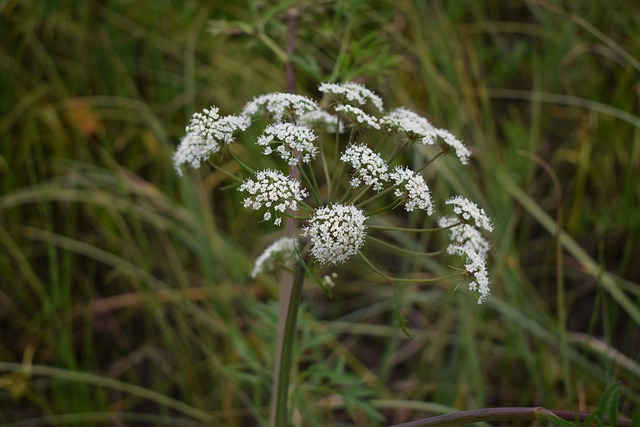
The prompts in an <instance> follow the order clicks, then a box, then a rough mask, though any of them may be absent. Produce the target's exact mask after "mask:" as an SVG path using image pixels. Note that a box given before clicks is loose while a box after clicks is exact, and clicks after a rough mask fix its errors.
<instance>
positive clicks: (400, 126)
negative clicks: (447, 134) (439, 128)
mask: <svg viewBox="0 0 640 427" xmlns="http://www.w3.org/2000/svg"><path fill="white" fill-rule="evenodd" d="M380 124H381V125H382V127H383V128H384V129H385V130H386V131H387V132H393V133H403V134H405V135H406V136H407V138H408V139H409V140H411V141H420V142H421V143H423V144H425V145H433V144H435V142H436V138H437V136H438V135H437V134H436V128H434V127H433V126H432V125H431V123H429V121H428V120H427V119H425V118H424V117H421V116H419V115H418V114H417V113H415V112H413V111H411V110H409V109H407V108H396V109H394V110H392V111H391V112H389V113H388V114H387V115H386V116H384V117H383V118H381V119H380Z"/></svg>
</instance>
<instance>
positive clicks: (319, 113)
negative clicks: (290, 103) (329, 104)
mask: <svg viewBox="0 0 640 427" xmlns="http://www.w3.org/2000/svg"><path fill="white" fill-rule="evenodd" d="M299 122H300V123H301V124H303V125H306V126H309V127H310V128H315V129H322V130H324V131H325V132H328V133H345V132H346V129H345V127H344V123H342V121H340V119H339V118H338V116H334V115H333V114H329V113H327V112H326V111H324V110H315V111H309V112H308V113H305V114H303V115H302V116H301V117H300V120H299Z"/></svg>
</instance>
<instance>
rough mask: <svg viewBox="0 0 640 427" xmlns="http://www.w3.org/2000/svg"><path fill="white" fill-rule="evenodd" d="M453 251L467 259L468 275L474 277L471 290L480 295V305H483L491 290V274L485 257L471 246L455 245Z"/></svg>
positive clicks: (470, 286)
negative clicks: (488, 271)
mask: <svg viewBox="0 0 640 427" xmlns="http://www.w3.org/2000/svg"><path fill="white" fill-rule="evenodd" d="M452 251H453V252H454V253H456V254H457V255H460V256H462V257H464V258H465V259H466V261H467V262H466V263H465V265H464V268H465V270H466V271H467V273H468V274H469V275H470V276H471V277H473V280H472V281H471V282H469V290H471V291H477V292H478V293H479V294H480V297H479V298H478V304H482V303H483V302H484V300H485V299H486V298H487V296H488V295H489V293H490V292H491V290H490V289H489V274H488V273H487V264H486V262H485V260H484V258H483V257H481V256H480V255H479V254H478V253H476V252H475V251H474V250H473V248H471V247H470V246H469V245H453V246H452Z"/></svg>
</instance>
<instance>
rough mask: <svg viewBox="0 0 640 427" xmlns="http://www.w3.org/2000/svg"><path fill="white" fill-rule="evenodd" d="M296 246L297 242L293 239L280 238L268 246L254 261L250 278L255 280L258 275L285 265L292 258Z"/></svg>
mask: <svg viewBox="0 0 640 427" xmlns="http://www.w3.org/2000/svg"><path fill="white" fill-rule="evenodd" d="M297 245H298V244H297V240H296V239H295V238H293V237H282V238H280V239H278V240H276V241H275V242H273V243H272V244H270V245H269V246H268V247H267V248H266V249H265V250H264V251H263V252H262V254H260V256H259V257H258V258H257V259H256V262H255V264H254V266H253V271H252V272H251V277H253V278H255V277H256V276H257V275H258V274H260V273H263V272H266V271H272V270H275V269H276V268H277V267H279V266H282V265H285V264H286V263H287V261H289V260H290V259H291V258H293V256H294V254H295V250H296V247H297Z"/></svg>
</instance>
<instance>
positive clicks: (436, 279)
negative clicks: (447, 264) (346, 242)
mask: <svg viewBox="0 0 640 427" xmlns="http://www.w3.org/2000/svg"><path fill="white" fill-rule="evenodd" d="M358 254H359V255H360V257H361V258H362V259H363V260H364V262H366V263H367V265H368V266H369V267H371V269H372V270H373V271H375V272H376V273H378V274H379V275H380V276H382V277H384V278H385V279H386V280H388V281H389V282H396V283H437V282H441V281H443V280H449V279H453V278H454V277H460V276H463V275H465V273H464V272H461V273H456V274H452V275H451V276H445V277H432V278H430V279H425V278H424V277H422V278H418V279H407V278H405V277H391V276H388V275H386V274H385V273H383V272H382V270H380V269H379V268H377V267H376V266H375V265H373V263H372V262H371V261H370V260H369V258H367V257H366V256H365V255H364V254H363V253H362V252H358Z"/></svg>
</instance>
